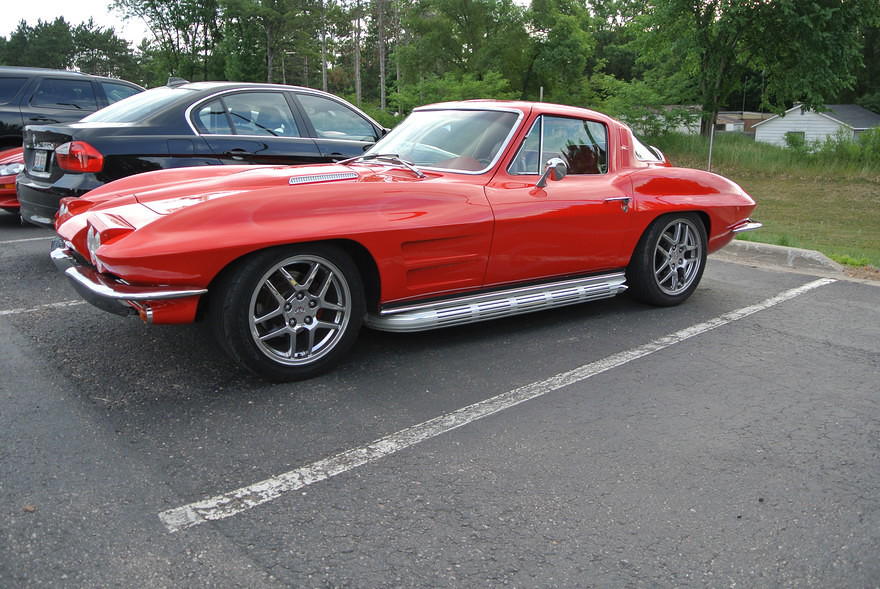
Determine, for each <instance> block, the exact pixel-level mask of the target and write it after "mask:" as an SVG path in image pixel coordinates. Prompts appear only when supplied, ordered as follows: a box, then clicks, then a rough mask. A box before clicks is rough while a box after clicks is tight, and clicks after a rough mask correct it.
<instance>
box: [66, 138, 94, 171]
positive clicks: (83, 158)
mask: <svg viewBox="0 0 880 589" xmlns="http://www.w3.org/2000/svg"><path fill="white" fill-rule="evenodd" d="M55 162H56V163H57V164H58V167H59V168H61V169H62V170H68V171H70V172H100V171H101V170H102V169H103V168H104V155H103V154H102V153H101V152H100V151H98V150H97V149H95V148H94V147H92V146H91V145H89V144H88V143H86V142H85V141H68V142H67V143H63V144H61V145H59V146H58V147H56V148H55Z"/></svg>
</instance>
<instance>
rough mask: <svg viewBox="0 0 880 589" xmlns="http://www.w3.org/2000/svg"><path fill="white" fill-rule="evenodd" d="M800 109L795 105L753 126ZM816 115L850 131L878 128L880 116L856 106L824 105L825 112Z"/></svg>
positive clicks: (799, 106)
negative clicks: (844, 126)
mask: <svg viewBox="0 0 880 589" xmlns="http://www.w3.org/2000/svg"><path fill="white" fill-rule="evenodd" d="M800 108H801V105H799V104H796V105H794V106H793V107H791V108H790V109H788V110H787V111H785V113H783V114H782V115H776V116H772V117H770V118H769V119H765V120H763V121H761V122H760V123H755V125H754V126H755V127H757V126H759V125H763V124H764V123H766V122H768V121H772V120H775V119H778V118H779V117H780V116H785V115H787V114H788V113H790V112H794V111H796V110H799V109H800ZM816 114H819V115H822V116H824V117H826V118H829V119H831V120H833V121H836V122H838V123H840V124H842V125H846V126H847V127H850V128H851V129H856V130H862V129H870V128H872V127H880V114H877V113H875V112H874V111H870V110H868V109H867V108H863V107H861V106H859V105H858V104H826V105H825V110H824V111H822V112H817V113H816Z"/></svg>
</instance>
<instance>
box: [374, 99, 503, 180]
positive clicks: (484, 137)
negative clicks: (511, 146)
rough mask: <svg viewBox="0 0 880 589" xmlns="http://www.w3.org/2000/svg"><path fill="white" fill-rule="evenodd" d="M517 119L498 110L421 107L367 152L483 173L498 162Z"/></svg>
mask: <svg viewBox="0 0 880 589" xmlns="http://www.w3.org/2000/svg"><path fill="white" fill-rule="evenodd" d="M517 118H518V114H517V113H515V112H507V111H497V110H420V111H416V112H414V113H412V114H411V115H410V116H409V117H407V119H406V120H405V121H403V122H402V123H401V124H400V125H398V126H397V127H395V128H394V130H393V131H391V132H390V133H389V134H388V135H386V136H385V137H384V138H383V139H382V140H381V141H379V142H378V143H377V144H376V145H374V146H373V147H372V148H371V149H370V150H369V151H368V152H367V155H369V154H395V155H397V156H399V157H400V158H401V159H404V160H407V161H409V162H412V163H413V164H415V165H417V166H422V167H428V168H438V169H442V170H453V171H464V172H482V171H485V170H487V169H489V168H490V167H491V166H492V164H494V163H495V160H496V159H497V158H498V156H499V154H500V153H501V148H502V146H503V145H504V144H505V142H506V140H507V138H508V137H509V136H510V133H511V130H512V129H513V126H514V125H515V124H516V121H517Z"/></svg>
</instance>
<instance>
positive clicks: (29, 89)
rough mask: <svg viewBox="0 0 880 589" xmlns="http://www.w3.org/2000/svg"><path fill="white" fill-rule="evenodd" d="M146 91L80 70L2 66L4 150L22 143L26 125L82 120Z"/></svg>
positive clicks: (0, 133) (1, 133)
mask: <svg viewBox="0 0 880 589" xmlns="http://www.w3.org/2000/svg"><path fill="white" fill-rule="evenodd" d="M143 90H144V89H143V88H141V87H140V86H138V85H137V84H132V83H131V82H126V81H125V80H116V79H113V78H103V77H101V76H91V75H88V74H81V73H79V72H67V71H62V70H50V69H43V68H30V67H7V66H4V67H0V150H3V149H7V148H9V147H17V146H19V145H21V140H22V135H23V130H24V127H25V126H26V125H38V124H42V123H67V122H71V121H78V120H80V119H81V118H83V117H84V116H86V115H89V114H91V113H93V112H95V111H96V110H98V109H100V108H104V107H105V106H107V105H108V104H113V103H114V102H116V101H118V100H122V99H123V98H128V97H129V96H131V95H132V94H137V93H138V92H143Z"/></svg>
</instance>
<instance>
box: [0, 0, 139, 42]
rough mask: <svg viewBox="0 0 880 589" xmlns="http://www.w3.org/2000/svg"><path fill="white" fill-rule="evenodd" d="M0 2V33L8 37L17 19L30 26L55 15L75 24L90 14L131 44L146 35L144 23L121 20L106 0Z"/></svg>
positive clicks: (85, 19) (48, 19) (137, 20)
mask: <svg viewBox="0 0 880 589" xmlns="http://www.w3.org/2000/svg"><path fill="white" fill-rule="evenodd" d="M0 4H2V5H3V7H2V8H0V14H2V18H0V36H3V37H6V38H9V34H10V33H12V32H13V31H14V30H15V29H16V28H17V27H18V23H19V21H21V20H25V21H27V24H28V25H30V26H34V25H36V24H37V21H38V20H40V19H42V20H44V21H53V20H55V19H56V18H58V17H59V16H63V17H64V20H66V21H67V22H69V23H70V24H72V25H74V26H76V25H78V24H80V23H82V22H85V21H87V20H89V17H91V18H92V19H93V20H94V21H95V23H96V24H98V25H99V26H101V27H112V28H113V29H115V30H116V35H117V36H119V37H122V38H123V39H125V40H127V41H131V42H132V44H133V45H134V46H137V45H138V44H140V41H141V39H142V38H144V37H149V36H150V35H149V31H148V29H147V26H146V24H145V23H144V22H143V21H142V20H139V19H132V20H129V21H127V22H123V20H122V17H121V16H119V14H118V13H117V12H116V11H112V10H110V8H109V5H110V0H75V1H73V2H71V0H2V2H0Z"/></svg>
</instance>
